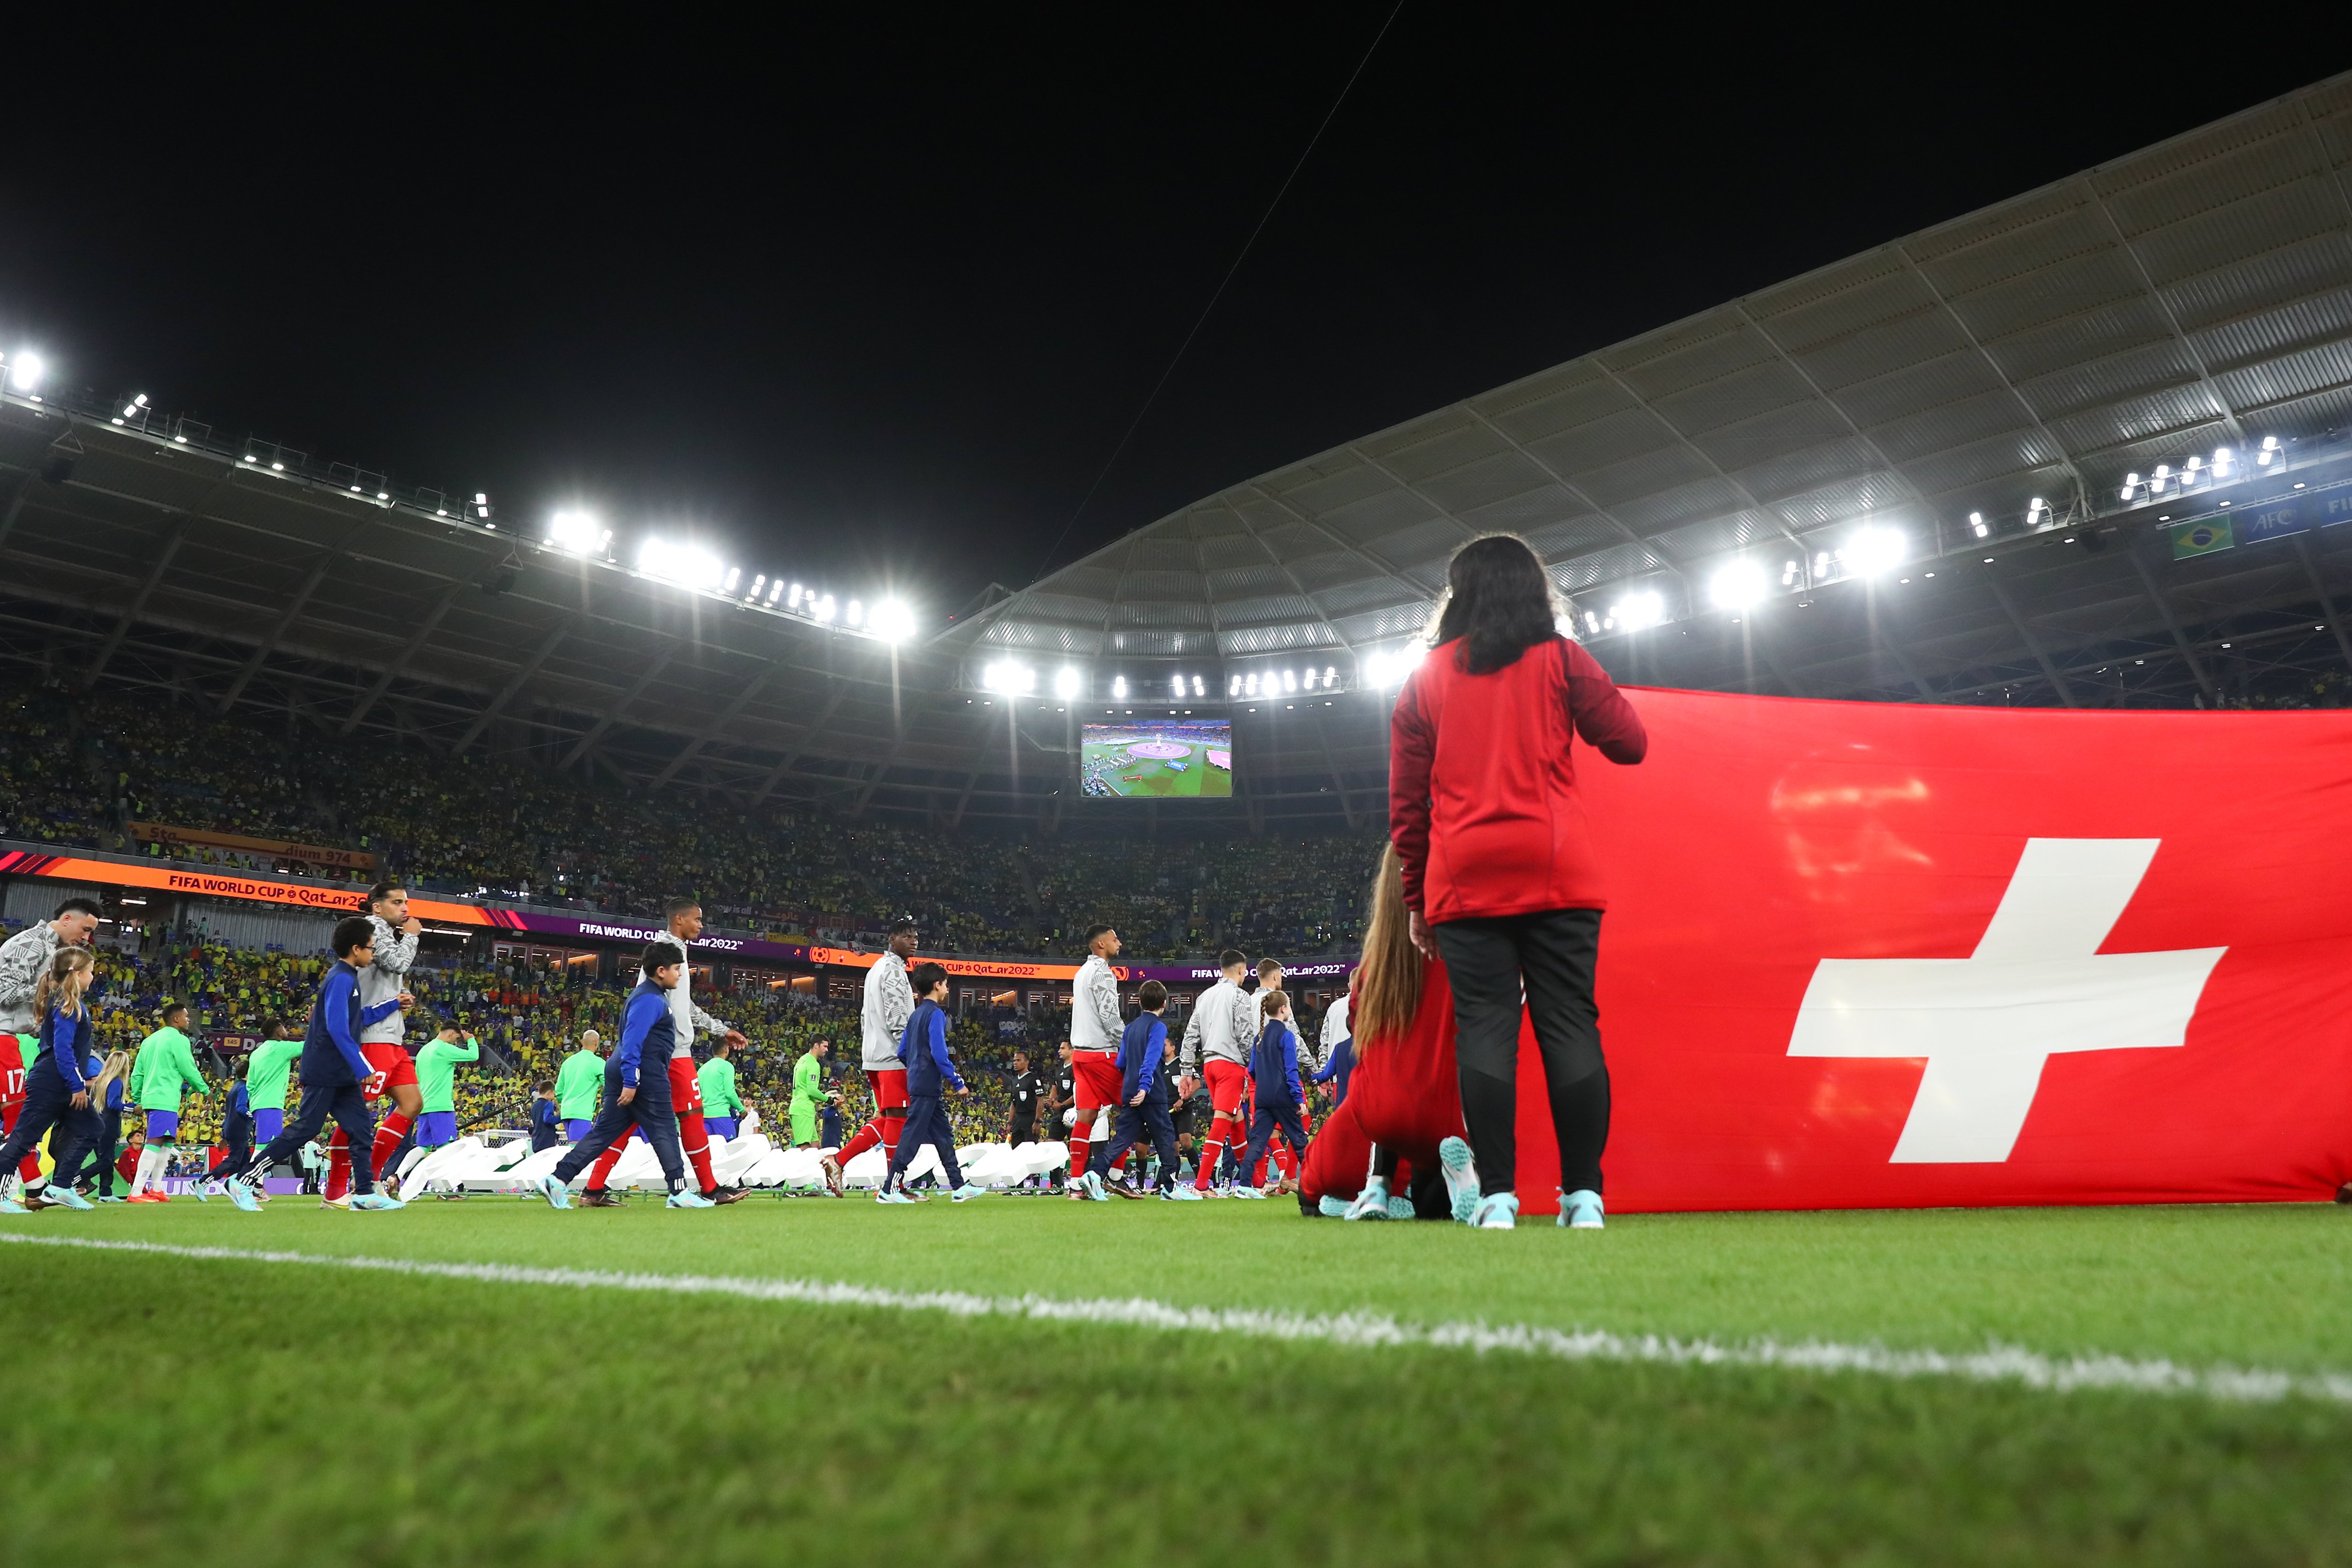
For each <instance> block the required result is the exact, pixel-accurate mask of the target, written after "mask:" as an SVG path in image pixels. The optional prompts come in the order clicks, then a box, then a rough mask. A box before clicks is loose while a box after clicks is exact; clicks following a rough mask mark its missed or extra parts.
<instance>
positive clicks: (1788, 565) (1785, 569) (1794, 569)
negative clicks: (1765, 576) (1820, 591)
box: [1780, 561, 1804, 588]
mask: <svg viewBox="0 0 2352 1568" xmlns="http://www.w3.org/2000/svg"><path fill="white" fill-rule="evenodd" d="M1803 570H1804V563H1802V562H1800V561H1789V562H1784V563H1782V564H1781V567H1780V586H1782V587H1783V588H1793V587H1795V586H1796V585H1797V574H1798V573H1800V572H1801V571H1803Z"/></svg>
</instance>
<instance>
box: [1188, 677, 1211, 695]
mask: <svg viewBox="0 0 2352 1568" xmlns="http://www.w3.org/2000/svg"><path fill="white" fill-rule="evenodd" d="M1208 694H1209V687H1208V683H1207V682H1205V681H1203V680H1202V679H1201V678H1200V677H1199V676H1197V675H1196V676H1194V677H1193V678H1192V695H1193V696H1195V697H1206V696H1207V695H1208Z"/></svg>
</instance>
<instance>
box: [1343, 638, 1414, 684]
mask: <svg viewBox="0 0 2352 1568" xmlns="http://www.w3.org/2000/svg"><path fill="white" fill-rule="evenodd" d="M1423 651H1425V650H1424V649H1423V647H1422V646H1421V645H1420V644H1419V643H1407V644H1406V645H1405V646H1404V647H1401V648H1398V649H1397V650H1396V651H1395V652H1393V653H1374V654H1368V655H1366V656H1365V658H1364V661H1363V663H1362V664H1361V665H1360V666H1359V667H1358V668H1360V669H1361V670H1362V671H1363V673H1364V679H1366V680H1369V681H1370V682H1371V684H1372V685H1373V686H1374V687H1376V688H1378V689H1381V690H1383V691H1385V690H1386V689H1389V688H1390V687H1391V686H1402V685H1403V684H1404V680H1405V677H1407V676H1409V675H1411V674H1412V672H1413V670H1414V669H1415V668H1418V667H1419V665H1420V663H1421V656H1422V654H1423Z"/></svg>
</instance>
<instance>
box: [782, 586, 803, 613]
mask: <svg viewBox="0 0 2352 1568" xmlns="http://www.w3.org/2000/svg"><path fill="white" fill-rule="evenodd" d="M801 596H802V595H801V585H800V584H798V583H795V584H793V596H792V597H791V598H789V599H787V600H785V601H784V603H785V604H786V605H790V606H791V607H792V608H793V609H795V610H797V609H799V608H800V607H801Z"/></svg>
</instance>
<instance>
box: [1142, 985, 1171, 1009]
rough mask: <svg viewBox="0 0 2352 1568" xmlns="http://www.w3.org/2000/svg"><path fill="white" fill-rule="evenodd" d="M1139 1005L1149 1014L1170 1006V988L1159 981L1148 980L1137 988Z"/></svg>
mask: <svg viewBox="0 0 2352 1568" xmlns="http://www.w3.org/2000/svg"><path fill="white" fill-rule="evenodd" d="M1135 1000H1136V1004H1137V1005H1139V1006H1140V1007H1141V1008H1142V1009H1143V1010H1144V1011H1145V1012H1147V1013H1157V1012H1158V1011H1160V1009H1161V1008H1162V1007H1165V1006H1166V1005H1168V987H1166V986H1165V985H1162V984H1160V982H1158V981H1157V980H1147V981H1145V982H1144V983H1143V984H1141V985H1139V986H1138V987H1137V988H1136V992H1135Z"/></svg>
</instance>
